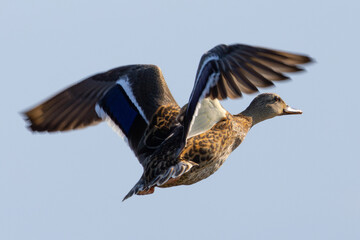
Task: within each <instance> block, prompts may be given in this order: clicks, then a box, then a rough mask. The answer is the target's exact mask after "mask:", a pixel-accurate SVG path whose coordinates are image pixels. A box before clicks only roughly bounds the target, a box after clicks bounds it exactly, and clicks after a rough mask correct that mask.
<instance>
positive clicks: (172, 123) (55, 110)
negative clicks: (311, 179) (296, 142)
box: [24, 44, 311, 200]
mask: <svg viewBox="0 0 360 240" xmlns="http://www.w3.org/2000/svg"><path fill="white" fill-rule="evenodd" d="M310 61H311V58H309V57H308V56H304V55H299V54H293V53H288V52H284V51H278V50H272V49H267V48H262V47H254V46H249V45H244V44H233V45H224V44H221V45H218V46H216V47H214V48H213V49H211V50H209V51H208V52H206V53H205V54H204V55H203V56H202V58H201V60H200V64H199V67H198V71H197V74H196V78H195V84H194V88H193V90H192V93H191V95H190V98H189V101H188V103H187V104H186V105H185V106H184V107H183V108H180V107H179V105H178V104H177V103H176V101H175V100H174V98H173V96H172V94H171V92H170V90H169V89H168V87H167V84H166V82H165V80H164V77H163V75H162V73H161V70H160V68H159V67H157V66H154V65H143V64H138V65H128V66H123V67H118V68H115V69H112V70H109V71H107V72H104V73H99V74H96V75H94V76H91V77H89V78H87V79H85V80H83V81H81V82H79V83H77V84H75V85H73V86H71V87H69V88H67V89H65V90H64V91H62V92H60V93H58V94H57V95H55V96H53V97H52V98H50V99H48V100H47V101H45V102H43V103H42V104H40V105H38V106H36V107H34V108H33V109H30V110H28V111H26V112H25V113H24V115H25V118H26V121H27V122H28V123H29V128H30V130H32V131H39V132H40V131H47V132H55V131H67V130H72V129H79V128H83V127H86V126H90V125H94V124H96V123H98V122H100V121H103V120H106V121H108V123H109V124H110V126H112V127H113V128H114V129H115V130H116V131H117V132H118V133H120V134H121V135H122V136H124V138H125V139H126V140H127V143H128V144H129V146H130V148H131V149H132V150H133V152H134V153H135V155H136V157H137V158H138V160H139V162H140V163H141V165H142V166H143V168H144V172H143V174H142V176H141V178H140V180H139V181H138V182H137V183H136V184H135V186H134V187H133V188H132V189H131V190H130V192H129V193H128V194H127V195H126V196H125V198H124V200H125V199H127V198H129V197H131V196H132V195H134V194H137V195H145V194H151V193H153V192H154V188H155V187H161V188H167V187H173V186H178V185H190V184H194V183H196V182H199V181H201V180H203V179H205V178H207V177H209V176H210V175H211V174H213V173H214V172H215V171H217V170H218V169H219V168H220V167H221V165H222V164H223V163H224V161H225V160H226V159H227V157H228V156H229V154H230V153H231V152H232V151H234V150H235V149H236V148H237V147H238V146H239V145H240V144H241V142H242V141H243V140H244V138H245V136H246V134H247V133H248V131H249V130H250V128H251V127H253V126H254V125H255V124H257V123H259V122H261V121H263V120H265V119H269V118H273V117H275V116H281V115H288V114H301V111H300V110H295V109H292V108H291V107H289V106H288V105H286V103H285V102H284V101H283V100H282V99H281V98H280V97H279V96H278V95H276V94H269V93H268V94H260V95H258V96H257V97H256V98H255V99H254V100H253V101H252V103H251V104H250V105H249V107H248V108H247V109H245V111H243V112H242V113H240V114H236V115H232V114H230V113H229V112H227V111H226V110H225V109H223V108H222V106H221V105H220V103H219V101H218V100H223V99H226V98H231V99H235V98H239V97H241V96H242V94H243V93H254V92H256V91H258V88H259V87H267V86H271V85H273V81H282V80H286V79H288V77H287V76H286V75H284V73H286V72H298V71H302V68H300V67H299V65H301V64H305V63H308V62H310Z"/></svg>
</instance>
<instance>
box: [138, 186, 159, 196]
mask: <svg viewBox="0 0 360 240" xmlns="http://www.w3.org/2000/svg"><path fill="white" fill-rule="evenodd" d="M154 192H155V186H153V187H151V188H150V189H148V190H143V191H140V192H138V193H137V195H148V194H153V193H154Z"/></svg>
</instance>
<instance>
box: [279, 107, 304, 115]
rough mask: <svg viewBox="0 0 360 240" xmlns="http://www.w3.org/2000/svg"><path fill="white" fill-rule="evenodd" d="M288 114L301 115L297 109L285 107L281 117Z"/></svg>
mask: <svg viewBox="0 0 360 240" xmlns="http://www.w3.org/2000/svg"><path fill="white" fill-rule="evenodd" d="M289 114H302V111H301V110H298V109H293V108H292V107H290V106H288V105H286V107H285V108H284V110H283V115H289Z"/></svg>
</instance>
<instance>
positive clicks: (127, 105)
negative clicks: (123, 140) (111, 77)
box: [99, 85, 139, 136]
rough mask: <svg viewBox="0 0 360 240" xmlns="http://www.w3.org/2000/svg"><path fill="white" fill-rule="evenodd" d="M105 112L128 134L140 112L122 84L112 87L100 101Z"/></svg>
mask: <svg viewBox="0 0 360 240" xmlns="http://www.w3.org/2000/svg"><path fill="white" fill-rule="evenodd" d="M99 105H100V106H101V107H102V109H103V110H104V112H106V114H107V115H108V116H109V117H110V118H111V120H113V122H115V124H116V125H118V126H119V127H120V128H121V130H122V131H123V133H124V134H125V135H126V136H128V133H129V131H130V128H131V126H132V124H133V123H134V121H135V118H136V116H137V115H139V112H138V110H137V108H136V107H135V105H134V104H133V103H132V102H131V100H130V99H129V97H128V96H127V95H126V93H125V91H124V89H123V88H122V87H121V86H120V85H116V86H115V87H113V88H112V89H110V90H109V91H108V92H107V93H106V95H105V96H104V97H103V98H102V99H101V100H100V101H99Z"/></svg>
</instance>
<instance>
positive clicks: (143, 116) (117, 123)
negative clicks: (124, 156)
mask: <svg viewBox="0 0 360 240" xmlns="http://www.w3.org/2000/svg"><path fill="white" fill-rule="evenodd" d="M164 104H176V102H175V100H174V98H173V97H172V95H171V93H170V91H169V89H168V87H167V84H166V82H165V80H164V78H163V76H162V73H161V71H160V69H159V68H158V67H156V66H153V65H129V66H123V67H119V68H115V69H112V70H110V71H107V72H104V73H100V74H96V75H94V76H91V77H89V78H87V79H85V80H83V81H81V82H79V83H77V84H75V85H73V86H71V87H69V88H67V89H65V90H64V91H62V92H60V93H58V94H57V95H55V96H54V97H52V98H50V99H49V100H47V101H45V102H43V103H42V104H40V105H38V106H36V107H35V108H33V109H31V110H29V111H26V112H25V113H24V114H25V117H26V120H27V121H28V122H29V128H30V129H31V130H32V131H39V132H41V131H47V132H54V131H67V130H72V129H79V128H83V127H86V126H89V125H93V124H96V123H99V122H100V121H102V120H108V121H109V122H110V123H111V124H112V126H114V127H115V128H116V129H118V130H119V131H120V132H121V133H122V135H124V136H125V137H126V139H127V140H128V143H129V145H130V147H131V148H132V149H133V150H134V149H136V147H137V145H138V142H139V141H140V139H141V137H142V135H143V133H144V131H145V129H146V127H147V125H148V123H149V122H150V120H151V117H152V115H153V114H154V112H155V111H156V110H157V109H158V108H159V106H161V105H164ZM176 105H177V104H176ZM134 151H135V150H134Z"/></svg>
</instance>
